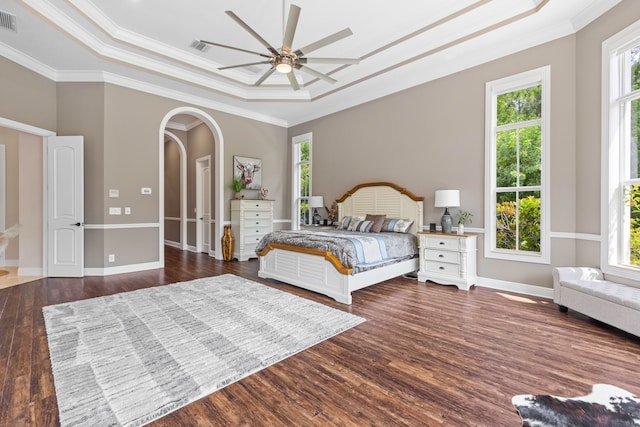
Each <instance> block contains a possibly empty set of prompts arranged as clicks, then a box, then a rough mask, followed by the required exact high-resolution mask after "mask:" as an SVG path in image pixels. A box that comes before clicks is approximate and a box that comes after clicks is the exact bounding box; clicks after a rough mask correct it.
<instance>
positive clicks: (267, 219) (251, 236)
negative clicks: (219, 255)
mask: <svg viewBox="0 0 640 427" xmlns="http://www.w3.org/2000/svg"><path fill="white" fill-rule="evenodd" d="M271 231H273V200H232V201H231V233H232V234H233V240H234V243H233V257H234V258H237V259H238V261H246V260H248V259H249V258H258V255H256V252H255V250H256V246H257V245H258V242H259V241H260V239H262V236H264V235H265V234H267V233H270V232H271Z"/></svg>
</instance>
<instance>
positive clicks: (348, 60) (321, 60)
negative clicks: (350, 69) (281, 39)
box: [298, 58, 360, 64]
mask: <svg viewBox="0 0 640 427" xmlns="http://www.w3.org/2000/svg"><path fill="white" fill-rule="evenodd" d="M298 62H300V63H301V64H359V63H360V60H359V59H358V58H298Z"/></svg>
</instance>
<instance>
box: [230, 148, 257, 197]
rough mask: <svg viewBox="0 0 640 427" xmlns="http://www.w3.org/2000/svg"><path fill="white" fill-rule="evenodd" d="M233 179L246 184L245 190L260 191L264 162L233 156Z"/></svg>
mask: <svg viewBox="0 0 640 427" xmlns="http://www.w3.org/2000/svg"><path fill="white" fill-rule="evenodd" d="M233 178H234V179H240V180H241V181H242V182H244V188H246V189H248V190H260V188H261V187H262V160H260V159H253V158H251V157H241V156H233Z"/></svg>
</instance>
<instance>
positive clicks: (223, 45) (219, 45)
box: [199, 40, 271, 58]
mask: <svg viewBox="0 0 640 427" xmlns="http://www.w3.org/2000/svg"><path fill="white" fill-rule="evenodd" d="M199 41H200V42H201V43H205V44H210V45H211V46H218V47H224V48H227V49H233V50H239V51H240V52H246V53H253V54H254V55H260V56H264V57H265V58H271V55H267V54H266V53H260V52H254V51H252V50H247V49H242V48H239V47H233V46H227V45H226V44H220V43H215V42H210V41H207V40H199Z"/></svg>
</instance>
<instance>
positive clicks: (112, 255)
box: [109, 254, 116, 262]
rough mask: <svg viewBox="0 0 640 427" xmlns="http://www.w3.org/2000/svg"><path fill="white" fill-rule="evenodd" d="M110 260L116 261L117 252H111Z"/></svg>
mask: <svg viewBox="0 0 640 427" xmlns="http://www.w3.org/2000/svg"><path fill="white" fill-rule="evenodd" d="M109 262H116V256H115V254H109Z"/></svg>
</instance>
